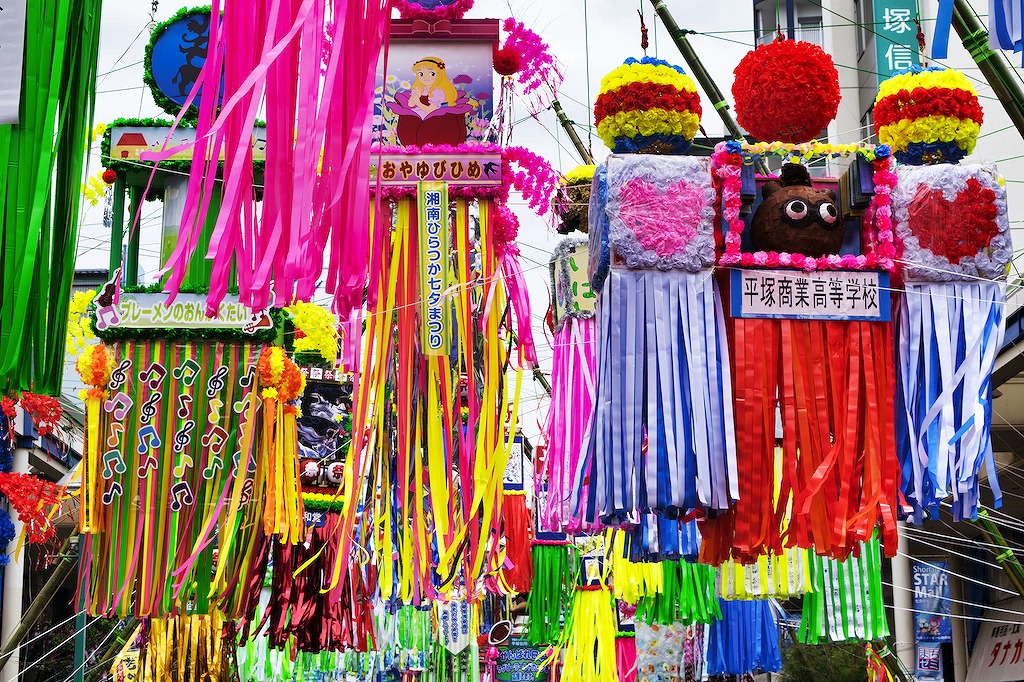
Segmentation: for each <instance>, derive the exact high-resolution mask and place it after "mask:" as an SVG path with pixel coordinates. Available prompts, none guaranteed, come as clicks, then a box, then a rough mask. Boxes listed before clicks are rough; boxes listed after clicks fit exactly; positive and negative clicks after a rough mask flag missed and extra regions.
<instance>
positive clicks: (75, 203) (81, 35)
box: [0, 0, 102, 395]
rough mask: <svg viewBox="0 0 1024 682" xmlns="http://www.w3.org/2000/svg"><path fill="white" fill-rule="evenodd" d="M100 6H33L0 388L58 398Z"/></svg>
mask: <svg viewBox="0 0 1024 682" xmlns="http://www.w3.org/2000/svg"><path fill="white" fill-rule="evenodd" d="M101 6H102V0H33V1H32V2H29V3H28V4H27V8H26V10H27V11H26V17H25V64H24V72H23V76H22V78H23V80H22V83H23V87H22V100H21V108H20V113H19V123H18V124H17V125H13V126H0V232H2V238H3V256H2V258H3V261H2V266H0V383H2V384H3V388H4V389H5V390H14V391H22V390H29V389H31V390H32V391H34V392H36V393H41V394H49V395H57V394H59V392H60V384H61V377H62V374H63V369H64V340H65V335H66V333H67V313H68V303H69V299H70V296H71V284H72V279H73V277H74V268H75V249H76V246H77V243H76V240H77V233H78V215H79V208H80V206H81V203H82V202H81V184H82V180H83V178H84V170H85V158H86V151H87V148H86V147H87V144H88V138H89V133H90V129H91V127H92V110H93V103H94V99H95V83H96V59H97V53H98V50H99V24H100V8H101Z"/></svg>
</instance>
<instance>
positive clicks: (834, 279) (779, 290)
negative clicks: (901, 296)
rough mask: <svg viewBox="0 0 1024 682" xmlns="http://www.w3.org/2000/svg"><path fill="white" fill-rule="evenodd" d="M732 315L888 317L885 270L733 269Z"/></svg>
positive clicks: (794, 317) (767, 316) (853, 318)
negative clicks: (803, 270)
mask: <svg viewBox="0 0 1024 682" xmlns="http://www.w3.org/2000/svg"><path fill="white" fill-rule="evenodd" d="M730 297H731V301H732V314H733V316H734V317H752V318H781V319H812V320H867V321H875V322H887V321H888V320H889V315H890V306H889V275H888V273H884V272H852V271H846V270H830V271H827V272H802V271H799V270H754V269H750V270H746V269H735V270H733V271H732V276H731V279H730Z"/></svg>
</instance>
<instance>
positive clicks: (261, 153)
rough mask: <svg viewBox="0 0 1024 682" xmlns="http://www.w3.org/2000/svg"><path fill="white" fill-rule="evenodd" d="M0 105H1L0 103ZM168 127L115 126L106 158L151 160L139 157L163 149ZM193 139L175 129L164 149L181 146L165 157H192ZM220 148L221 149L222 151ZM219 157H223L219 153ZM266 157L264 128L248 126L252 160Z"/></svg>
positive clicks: (186, 131)
mask: <svg viewBox="0 0 1024 682" xmlns="http://www.w3.org/2000/svg"><path fill="white" fill-rule="evenodd" d="M0 106H2V105H0ZM169 132H171V129H170V128H144V127H140V126H117V127H115V128H112V129H111V131H110V158H111V160H113V161H146V162H151V159H149V158H146V157H145V156H143V155H144V154H146V153H147V152H158V151H160V150H161V149H163V146H164V140H166V139H167V134H168V133H169ZM195 139H196V130H195V128H176V129H175V131H174V134H173V135H172V136H171V139H170V141H168V142H167V148H168V149H171V148H172V147H179V146H182V145H188V146H185V147H184V148H183V149H180V150H179V151H177V152H175V153H174V154H173V155H172V156H170V157H168V158H167V159H166V160H174V161H188V160H190V159H191V158H192V146H191V145H192V143H193V142H195ZM222 151H223V150H222ZM221 158H223V156H221ZM266 159H267V129H266V128H253V129H252V160H253V161H266Z"/></svg>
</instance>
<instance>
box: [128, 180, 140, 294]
mask: <svg viewBox="0 0 1024 682" xmlns="http://www.w3.org/2000/svg"><path fill="white" fill-rule="evenodd" d="M129 193H130V195H131V206H130V207H129V215H128V254H127V256H126V257H125V259H124V260H125V264H124V281H125V284H126V285H127V286H129V287H134V286H138V284H139V244H140V242H141V241H142V218H141V216H139V213H140V212H141V211H142V198H143V197H142V188H141V187H132V188H131V190H130V191H129Z"/></svg>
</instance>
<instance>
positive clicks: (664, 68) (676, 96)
mask: <svg viewBox="0 0 1024 682" xmlns="http://www.w3.org/2000/svg"><path fill="white" fill-rule="evenodd" d="M700 113H701V110H700V96H699V95H698V94H697V86H696V85H695V84H694V82H693V79H692V78H690V77H689V76H687V75H686V73H685V72H684V71H683V70H682V69H680V68H678V67H675V66H672V65H671V64H669V63H668V62H664V61H661V60H658V59H654V58H652V57H644V58H643V59H642V60H640V61H637V60H635V59H627V60H626V62H625V63H624V64H622V65H621V66H618V67H616V68H615V69H613V70H612V71H611V73H609V74H608V75H606V76H605V77H604V78H603V79H601V92H600V94H599V95H598V97H597V101H596V102H595V103H594V121H595V123H596V125H597V134H598V135H599V136H600V137H601V139H602V140H603V141H604V143H605V144H606V145H608V147H609V148H610V149H612V151H614V152H616V153H636V152H654V153H674V154H680V153H682V152H684V151H686V149H687V148H689V146H690V141H691V140H692V139H693V136H694V135H695V134H696V133H697V129H698V128H699V126H700Z"/></svg>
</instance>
